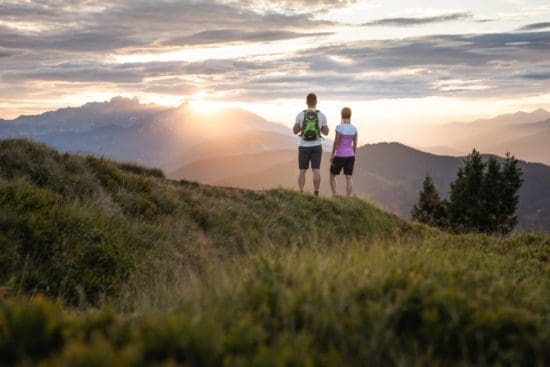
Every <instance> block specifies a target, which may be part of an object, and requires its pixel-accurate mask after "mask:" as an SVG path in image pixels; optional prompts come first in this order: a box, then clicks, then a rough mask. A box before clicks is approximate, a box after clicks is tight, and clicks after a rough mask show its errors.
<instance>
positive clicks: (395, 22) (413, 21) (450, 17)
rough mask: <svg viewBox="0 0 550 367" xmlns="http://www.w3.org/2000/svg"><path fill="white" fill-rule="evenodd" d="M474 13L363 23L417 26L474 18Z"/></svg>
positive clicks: (364, 24) (365, 25) (367, 25)
mask: <svg viewBox="0 0 550 367" xmlns="http://www.w3.org/2000/svg"><path fill="white" fill-rule="evenodd" d="M472 18H473V15H472V14H471V13H451V14H443V15H438V16H432V17H422V18H384V19H378V20H373V21H371V22H367V23H363V24H361V25H362V26H364V27H377V26H391V27H408V26H417V25H425V24H431V23H443V22H451V21H456V20H467V19H472Z"/></svg>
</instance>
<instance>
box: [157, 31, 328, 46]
mask: <svg viewBox="0 0 550 367" xmlns="http://www.w3.org/2000/svg"><path fill="white" fill-rule="evenodd" d="M330 34H332V33H329V32H317V33H298V32H290V31H242V30H239V29H215V30H208V31H203V32H199V33H195V34H193V35H190V36H186V37H177V38H172V39H169V40H166V41H164V42H163V43H162V44H164V45H179V46H184V45H200V44H213V43H220V42H222V43H223V42H267V41H276V40H285V39H293V38H301V37H315V36H326V35H330Z"/></svg>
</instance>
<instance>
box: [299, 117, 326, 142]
mask: <svg viewBox="0 0 550 367" xmlns="http://www.w3.org/2000/svg"><path fill="white" fill-rule="evenodd" d="M317 116H319V131H320V130H321V128H322V127H323V126H327V117H326V116H325V114H324V113H322V112H320V111H319V113H318V115H317ZM302 122H304V111H302V112H300V113H299V114H298V116H296V123H297V124H299V125H300V127H301V126H302ZM321 144H322V140H321V138H319V139H317V140H313V141H305V140H304V139H300V146H301V147H315V146H317V145H321Z"/></svg>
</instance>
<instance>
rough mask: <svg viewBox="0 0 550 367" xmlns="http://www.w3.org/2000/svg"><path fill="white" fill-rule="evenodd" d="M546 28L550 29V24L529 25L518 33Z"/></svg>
mask: <svg viewBox="0 0 550 367" xmlns="http://www.w3.org/2000/svg"><path fill="white" fill-rule="evenodd" d="M545 28H550V22H544V23H532V24H527V25H525V26H523V27H521V28H519V29H518V31H536V30H540V29H545Z"/></svg>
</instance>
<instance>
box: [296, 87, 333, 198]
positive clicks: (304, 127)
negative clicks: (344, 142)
mask: <svg viewBox="0 0 550 367" xmlns="http://www.w3.org/2000/svg"><path fill="white" fill-rule="evenodd" d="M306 104H307V110H304V111H302V112H300V113H299V114H298V116H296V123H295V124H294V128H293V131H294V134H298V133H300V137H301V139H300V146H299V147H298V167H299V169H300V174H299V175H298V186H299V187H300V191H301V192H303V191H304V185H305V183H306V171H307V170H308V169H309V165H310V162H311V170H312V171H313V189H314V192H315V195H316V196H319V187H320V186H321V174H320V173H319V168H320V167H321V158H322V156H323V148H322V146H321V133H323V135H325V136H326V135H328V132H329V131H328V126H327V118H326V116H325V115H324V114H323V113H322V112H320V111H319V110H317V109H316V107H317V96H316V95H315V94H313V93H310V94H308V95H307V97H306Z"/></svg>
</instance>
